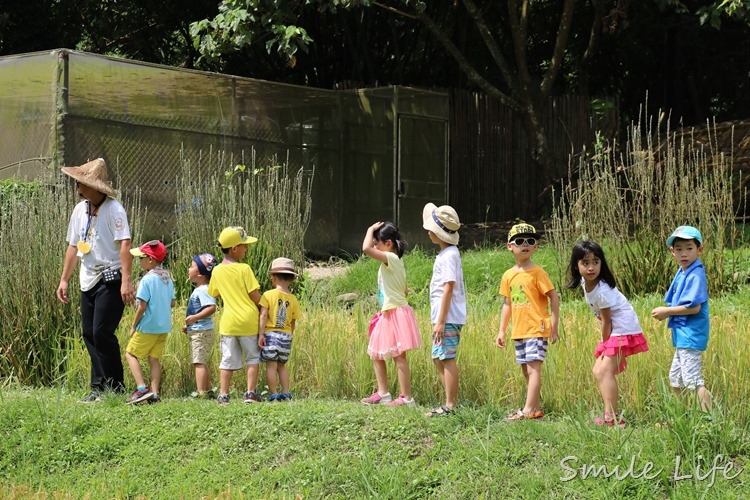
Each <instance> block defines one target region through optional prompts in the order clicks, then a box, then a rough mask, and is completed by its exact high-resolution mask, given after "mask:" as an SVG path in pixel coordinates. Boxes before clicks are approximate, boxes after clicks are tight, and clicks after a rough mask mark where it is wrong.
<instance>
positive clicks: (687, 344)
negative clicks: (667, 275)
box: [664, 259, 709, 351]
mask: <svg viewBox="0 0 750 500" xmlns="http://www.w3.org/2000/svg"><path fill="white" fill-rule="evenodd" d="M664 302H666V303H667V304H669V305H670V307H674V306H685V307H688V308H690V307H695V306H697V305H700V306H701V309H700V311H699V312H698V313H697V314H689V315H686V316H670V317H669V323H668V324H667V326H669V328H671V329H672V345H674V346H675V347H676V348H678V349H695V350H696V351H705V350H706V346H707V345H708V331H709V321H708V281H707V280H706V270H705V268H704V267H703V263H702V262H701V261H700V259H696V261H695V262H693V263H692V264H691V265H690V267H688V268H687V269H686V270H685V271H683V270H682V268H680V269H678V270H677V274H676V275H675V277H674V279H673V280H672V284H671V285H669V290H667V294H666V295H665V296H664Z"/></svg>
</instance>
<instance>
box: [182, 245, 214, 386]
mask: <svg viewBox="0 0 750 500" xmlns="http://www.w3.org/2000/svg"><path fill="white" fill-rule="evenodd" d="M214 266H216V257H214V256H213V255H211V254H210V253H202V254H200V255H196V256H195V257H193V260H192V262H191V263H190V268H189V269H188V280H189V281H190V282H191V283H193V284H194V285H195V290H193V293H191V294H190V299H188V305H187V311H186V312H185V326H184V327H183V328H182V331H183V332H185V333H187V334H188V336H189V337H190V352H191V359H192V361H193V366H194V367H195V386H196V390H197V391H196V392H194V393H193V394H192V396H193V397H197V398H205V399H214V398H216V394H214V391H212V390H211V371H210V370H209V369H208V360H209V359H210V358H211V350H212V349H213V345H214V322H213V320H212V319H211V316H212V315H213V314H214V313H215V312H216V299H214V298H213V297H212V296H211V295H209V293H208V282H209V281H210V280H211V271H213V269H214Z"/></svg>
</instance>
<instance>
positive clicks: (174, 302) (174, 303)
mask: <svg viewBox="0 0 750 500" xmlns="http://www.w3.org/2000/svg"><path fill="white" fill-rule="evenodd" d="M175 305H177V301H176V300H174V299H172V302H171V303H170V306H169V307H174V306H175Z"/></svg>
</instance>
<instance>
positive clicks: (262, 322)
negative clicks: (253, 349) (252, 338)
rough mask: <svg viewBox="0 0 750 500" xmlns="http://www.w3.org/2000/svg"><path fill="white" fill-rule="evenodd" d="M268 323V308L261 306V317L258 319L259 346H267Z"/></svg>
mask: <svg viewBox="0 0 750 500" xmlns="http://www.w3.org/2000/svg"><path fill="white" fill-rule="evenodd" d="M266 323H268V308H267V307H261V308H260V319H259V320H258V347H261V348H262V347H266Z"/></svg>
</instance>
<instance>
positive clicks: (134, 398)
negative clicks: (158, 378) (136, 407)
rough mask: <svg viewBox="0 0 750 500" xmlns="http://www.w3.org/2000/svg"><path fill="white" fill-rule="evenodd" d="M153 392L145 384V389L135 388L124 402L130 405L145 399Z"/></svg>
mask: <svg viewBox="0 0 750 500" xmlns="http://www.w3.org/2000/svg"><path fill="white" fill-rule="evenodd" d="M153 394H154V393H153V392H151V389H149V388H148V386H146V388H145V389H142V390H138V389H136V390H135V392H133V394H132V395H131V396H130V397H129V398H128V400H127V401H126V404H129V405H132V404H134V403H140V402H141V401H146V400H147V399H148V398H150V397H151V396H152V395H153Z"/></svg>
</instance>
